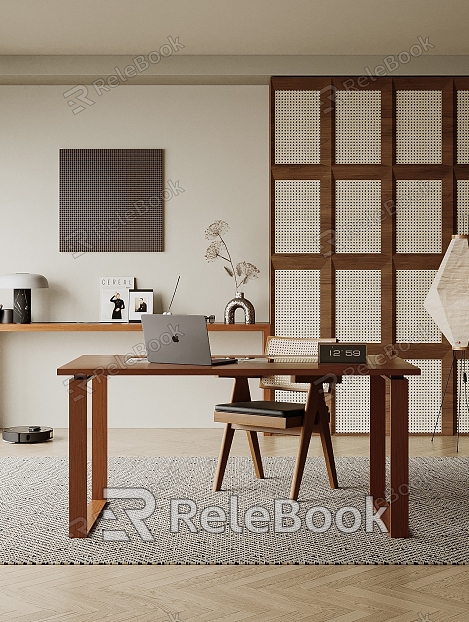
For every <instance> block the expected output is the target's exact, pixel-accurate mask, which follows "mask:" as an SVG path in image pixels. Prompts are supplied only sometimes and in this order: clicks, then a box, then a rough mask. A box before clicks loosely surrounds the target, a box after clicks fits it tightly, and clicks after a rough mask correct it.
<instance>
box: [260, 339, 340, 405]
mask: <svg viewBox="0 0 469 622" xmlns="http://www.w3.org/2000/svg"><path fill="white" fill-rule="evenodd" d="M336 341H337V340H336V339H334V338H331V339H324V338H313V337H277V336H272V337H269V338H268V339H267V343H266V348H265V355H266V356H267V358H268V359H270V360H272V361H277V362H279V363H286V362H290V363H316V362H317V360H318V352H319V343H336ZM259 386H260V387H261V388H262V389H279V390H281V391H301V392H303V393H306V392H307V391H308V389H309V384H308V383H303V382H292V380H291V376H266V377H264V378H261V381H260V385H259Z"/></svg>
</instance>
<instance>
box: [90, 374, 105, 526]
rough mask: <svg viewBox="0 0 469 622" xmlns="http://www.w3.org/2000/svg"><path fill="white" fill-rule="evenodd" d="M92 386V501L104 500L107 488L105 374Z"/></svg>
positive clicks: (95, 379) (97, 377)
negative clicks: (104, 490) (104, 492)
mask: <svg viewBox="0 0 469 622" xmlns="http://www.w3.org/2000/svg"><path fill="white" fill-rule="evenodd" d="M92 388H93V400H92V431H91V438H92V495H91V498H92V500H93V501H98V500H99V501H102V500H104V495H103V489H104V488H107V459H108V451H107V376H95V377H94V378H93V381H92ZM98 505H99V504H98ZM96 509H97V508H96ZM101 509H102V508H101ZM99 511H101V510H99ZM98 514H99V512H98ZM96 518H97V517H96ZM93 522H94V521H93Z"/></svg>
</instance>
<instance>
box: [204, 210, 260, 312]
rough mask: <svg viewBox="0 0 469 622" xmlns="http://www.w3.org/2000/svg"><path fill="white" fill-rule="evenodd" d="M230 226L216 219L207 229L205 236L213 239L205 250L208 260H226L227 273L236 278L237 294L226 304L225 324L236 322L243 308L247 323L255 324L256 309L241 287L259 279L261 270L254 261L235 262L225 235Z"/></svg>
mask: <svg viewBox="0 0 469 622" xmlns="http://www.w3.org/2000/svg"><path fill="white" fill-rule="evenodd" d="M229 228H230V226H229V224H228V223H227V222H225V221H224V220H216V221H215V222H214V223H212V224H211V225H210V226H209V227H208V228H207V229H206V230H205V238H206V239H207V240H213V242H212V243H211V244H210V246H209V247H208V248H207V251H206V252H205V259H206V260H207V261H215V260H216V259H218V257H220V259H223V260H224V261H226V262H227V263H228V264H229V266H226V265H224V266H223V267H224V268H225V271H226V273H227V274H228V275H229V276H230V277H231V278H232V279H233V280H234V285H235V292H236V296H235V298H233V299H232V300H230V301H229V303H228V304H227V305H226V308H225V324H234V320H235V311H236V309H243V310H244V313H245V323H246V324H255V311H254V306H253V304H252V303H251V302H250V301H249V300H247V299H246V298H245V297H244V294H243V292H242V291H240V288H241V286H242V285H244V284H245V283H247V282H248V281H250V280H251V279H257V277H258V276H259V270H258V269H257V268H256V266H255V265H254V264H252V263H249V262H247V261H241V262H240V263H238V264H236V266H235V265H234V264H233V261H232V259H231V255H230V251H229V250H228V246H227V245H226V242H225V240H224V239H223V236H224V235H225V233H226V232H227V231H228V229H229Z"/></svg>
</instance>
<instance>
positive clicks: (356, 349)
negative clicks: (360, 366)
mask: <svg viewBox="0 0 469 622" xmlns="http://www.w3.org/2000/svg"><path fill="white" fill-rule="evenodd" d="M319 362H320V363H366V344H364V343H360V344H358V343H337V344H336V343H334V344H330V343H328V344H325V343H324V344H322V343H321V344H319Z"/></svg>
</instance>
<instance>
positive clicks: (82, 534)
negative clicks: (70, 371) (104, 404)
mask: <svg viewBox="0 0 469 622" xmlns="http://www.w3.org/2000/svg"><path fill="white" fill-rule="evenodd" d="M87 382H88V379H87V378H86V377H85V378H83V377H76V376H75V377H74V378H71V379H70V382H69V404H68V414H69V431H68V438H69V450H68V461H69V493H68V494H69V536H70V538H86V536H87V534H88V521H87V505H86V479H87V478H86V433H87V423H86V417H87V400H86V393H87V392H86V387H87Z"/></svg>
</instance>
